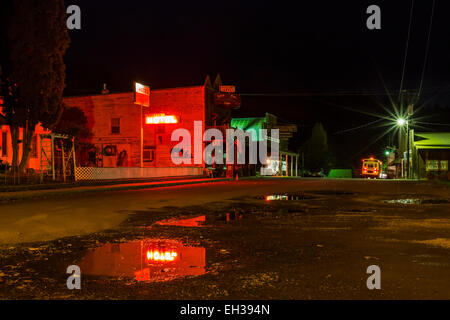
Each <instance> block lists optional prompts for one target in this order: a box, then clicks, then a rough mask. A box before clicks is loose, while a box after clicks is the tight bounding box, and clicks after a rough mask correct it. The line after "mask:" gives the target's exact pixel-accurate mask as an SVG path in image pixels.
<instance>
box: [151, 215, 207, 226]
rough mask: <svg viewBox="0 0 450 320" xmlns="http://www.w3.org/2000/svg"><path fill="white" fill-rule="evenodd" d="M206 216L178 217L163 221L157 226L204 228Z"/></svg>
mask: <svg viewBox="0 0 450 320" xmlns="http://www.w3.org/2000/svg"><path fill="white" fill-rule="evenodd" d="M205 222H206V216H198V217H178V218H173V219H168V220H161V221H158V222H156V223H155V224H157V225H160V226H176V227H190V228H193V227H204V224H205Z"/></svg>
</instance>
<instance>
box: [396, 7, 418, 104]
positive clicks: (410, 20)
mask: <svg viewBox="0 0 450 320" xmlns="http://www.w3.org/2000/svg"><path fill="white" fill-rule="evenodd" d="M413 12H414V0H411V11H410V13H409V26H408V35H407V37H406V48H405V58H404V59H403V70H402V78H401V80H400V90H399V93H398V101H399V103H400V101H401V98H402V90H403V82H404V80H405V71H406V61H407V58H408V49H409V39H410V36H411V25H412V18H413Z"/></svg>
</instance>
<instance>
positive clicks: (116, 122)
mask: <svg viewBox="0 0 450 320" xmlns="http://www.w3.org/2000/svg"><path fill="white" fill-rule="evenodd" d="M111 133H112V134H120V118H112V119H111Z"/></svg>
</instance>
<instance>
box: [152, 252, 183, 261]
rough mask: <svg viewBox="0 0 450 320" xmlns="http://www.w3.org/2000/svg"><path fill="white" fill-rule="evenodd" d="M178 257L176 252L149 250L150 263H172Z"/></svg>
mask: <svg viewBox="0 0 450 320" xmlns="http://www.w3.org/2000/svg"><path fill="white" fill-rule="evenodd" d="M177 256H178V253H176V252H175V251H173V250H172V251H159V250H147V260H148V261H158V262H171V261H174V260H175V258H176V257H177Z"/></svg>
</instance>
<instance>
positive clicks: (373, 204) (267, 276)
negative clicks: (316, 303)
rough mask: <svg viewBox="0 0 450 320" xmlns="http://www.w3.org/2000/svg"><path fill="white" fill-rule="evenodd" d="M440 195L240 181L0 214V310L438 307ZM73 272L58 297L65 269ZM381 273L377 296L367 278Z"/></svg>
mask: <svg viewBox="0 0 450 320" xmlns="http://www.w3.org/2000/svg"><path fill="white" fill-rule="evenodd" d="M449 231H450V189H449V186H448V185H445V184H439V183H432V182H417V181H382V180H356V179H355V180H328V179H284V178H272V179H252V180H241V181H237V182H219V183H213V184H199V185H191V186H179V187H167V188H157V189H151V190H141V191H119V192H105V193H101V194H98V193H96V194H85V195H74V196H73V197H66V198H49V199H43V200H35V201H32V202H30V201H29V202H16V203H11V204H2V205H0V298H2V299H227V300H228V299H450V275H449V272H448V270H449V266H450V251H449V250H450V237H449ZM70 265H77V266H79V267H80V269H81V290H69V289H68V288H67V286H66V280H67V277H68V276H69V274H67V273H66V269H67V267H68V266H70ZM371 265H376V266H379V268H380V270H381V289H380V290H376V289H375V290H369V289H368V288H367V285H366V280H367V278H368V277H369V276H370V274H367V268H368V267H369V266H371Z"/></svg>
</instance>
